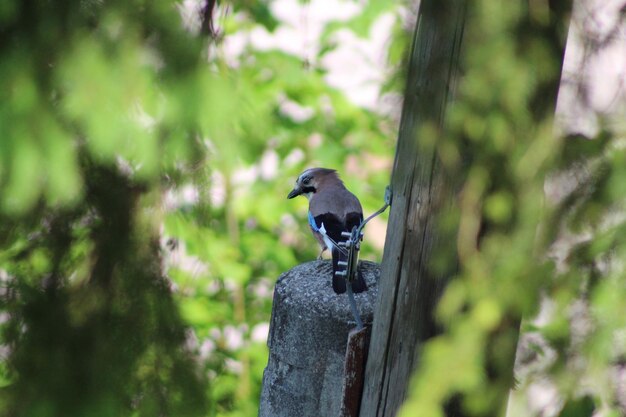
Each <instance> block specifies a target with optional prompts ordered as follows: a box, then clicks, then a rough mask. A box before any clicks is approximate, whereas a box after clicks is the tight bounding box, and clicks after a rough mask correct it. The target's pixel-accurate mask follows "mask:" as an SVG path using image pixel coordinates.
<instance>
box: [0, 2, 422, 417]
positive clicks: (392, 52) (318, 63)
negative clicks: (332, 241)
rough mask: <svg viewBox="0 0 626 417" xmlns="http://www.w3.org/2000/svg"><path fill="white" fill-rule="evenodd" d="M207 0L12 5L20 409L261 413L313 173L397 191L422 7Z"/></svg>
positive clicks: (3, 71)
mask: <svg viewBox="0 0 626 417" xmlns="http://www.w3.org/2000/svg"><path fill="white" fill-rule="evenodd" d="M208 4H210V5H211V6H210V7H211V9H210V10H209V9H207V2H205V1H200V0H185V1H182V2H175V1H169V0H158V1H150V2H144V1H100V0H76V1H67V2H63V3H62V4H55V3H53V2H47V1H32V2H24V1H21V0H7V1H3V2H2V4H1V5H0V39H1V41H0V80H1V81H0V84H1V88H0V90H1V91H2V93H1V94H2V98H1V100H0V189H1V195H2V198H1V199H0V220H1V222H0V247H1V252H0V253H1V255H0V279H1V281H2V287H1V291H2V298H1V303H2V304H1V306H2V311H3V312H2V315H1V316H0V319H1V320H0V321H1V327H2V349H1V351H0V355H1V358H2V361H1V362H0V386H1V387H2V391H1V392H2V393H1V395H0V409H2V410H4V414H5V415H28V416H53V415H65V416H69V415H111V414H115V415H127V414H129V413H130V414H132V415H138V414H133V413H139V414H140V415H152V416H157V415H177V416H178V415H209V416H252V415H256V410H257V408H258V399H259V394H260V383H261V377H262V372H263V368H264V367H265V365H266V362H267V357H268V352H267V347H266V338H267V334H268V326H269V324H268V323H269V319H270V312H271V302H272V292H273V286H274V282H275V281H276V279H277V278H278V276H279V275H280V274H281V273H282V272H284V271H286V270H288V269H289V268H291V267H293V266H295V265H297V264H299V263H301V262H306V261H310V260H313V259H315V257H316V256H317V254H318V252H319V250H318V246H317V243H316V241H315V240H314V239H313V237H312V236H311V235H310V231H309V230H308V225H307V217H306V212H307V202H306V200H305V199H304V198H302V199H296V200H289V201H288V200H287V198H286V197H287V194H288V192H289V191H290V190H291V189H292V187H293V184H294V181H295V179H296V178H297V175H298V174H299V173H300V172H301V171H303V170H304V169H305V168H309V167H315V166H321V167H329V168H334V169H337V170H338V172H339V174H340V176H341V177H342V178H343V180H344V181H345V183H346V185H347V187H348V188H349V189H350V190H351V191H352V192H353V193H355V194H356V195H357V196H358V197H359V198H360V200H361V202H362V204H363V207H364V212H365V214H366V215H368V214H369V213H372V212H373V211H375V210H377V209H378V208H380V207H381V206H382V204H383V195H384V190H385V186H386V185H387V184H388V182H389V177H390V173H391V165H392V161H393V155H394V150H395V140H396V134H397V124H398V118H399V113H400V109H401V94H400V93H399V91H400V90H401V88H402V81H401V79H400V77H399V76H398V75H397V72H398V70H399V67H400V63H401V60H402V54H403V51H404V48H405V47H406V42H407V41H408V39H409V38H408V37H406V36H404V29H405V25H406V23H405V21H406V20H407V16H408V15H409V12H408V11H407V8H406V7H405V6H402V5H400V4H395V3H390V2H385V1H378V0H374V1H369V2H360V1H343V0H332V1H327V0H314V1H305V2H302V1H298V0H278V1H272V2H270V1H267V2H265V1H262V2H256V1H250V2H246V1H242V2H239V1H235V2H224V3H219V4H214V3H213V2H208ZM209 15H210V16H211V17H208V16H209ZM412 19H414V18H410V19H408V20H412ZM385 228H386V215H383V216H380V217H378V218H376V219H375V220H374V221H372V222H371V223H370V224H369V225H368V227H367V230H366V235H367V236H366V239H365V245H364V250H363V254H362V257H363V258H365V259H370V260H374V261H379V260H380V258H381V255H382V248H383V245H384V236H385Z"/></svg>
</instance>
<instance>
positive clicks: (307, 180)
mask: <svg viewBox="0 0 626 417" xmlns="http://www.w3.org/2000/svg"><path fill="white" fill-rule="evenodd" d="M310 182H311V177H304V178H302V184H308V183H310Z"/></svg>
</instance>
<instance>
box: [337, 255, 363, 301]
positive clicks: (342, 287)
mask: <svg viewBox="0 0 626 417" xmlns="http://www.w3.org/2000/svg"><path fill="white" fill-rule="evenodd" d="M332 255H333V290H334V291H335V292H336V293H337V294H343V293H344V292H346V277H345V276H343V275H336V274H335V272H337V271H345V270H346V267H345V266H339V265H338V262H339V261H343V262H347V261H348V255H347V254H344V253H342V252H341V251H340V250H339V249H337V248H333V251H332ZM363 291H367V284H365V279H364V278H363V274H362V273H361V270H360V269H359V268H357V272H356V278H355V280H354V281H352V292H354V293H359V292H363Z"/></svg>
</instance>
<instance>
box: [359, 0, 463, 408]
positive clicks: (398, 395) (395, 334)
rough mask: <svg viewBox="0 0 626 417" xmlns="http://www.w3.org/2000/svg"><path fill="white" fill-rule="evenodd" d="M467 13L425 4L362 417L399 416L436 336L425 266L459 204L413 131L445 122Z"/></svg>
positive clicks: (437, 285) (433, 291) (456, 3)
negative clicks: (422, 354) (442, 216)
mask: <svg viewBox="0 0 626 417" xmlns="http://www.w3.org/2000/svg"><path fill="white" fill-rule="evenodd" d="M465 9H466V6H465V0H445V1H442V0H422V3H421V6H420V11H419V16H418V20H417V26H416V28H415V32H414V39H413V47H412V50H411V54H410V63H409V72H408V77H407V87H406V92H405V102H404V108H403V111H402V119H401V123H400V132H399V138H398V147H397V150H396V160H395V164H394V169H393V177H392V182H391V186H392V191H393V203H392V206H391V212H390V216H389V225H388V228H387V240H386V244H385V252H384V255H383V262H382V265H381V282H380V284H379V285H380V290H379V294H378V301H377V305H376V310H375V313H374V317H375V318H374V324H373V328H372V339H371V345H370V351H369V359H368V362H367V367H366V373H365V387H364V392H363V400H362V403H361V414H360V415H361V416H362V417H381V416H393V415H395V413H396V411H397V410H398V408H399V407H400V404H401V403H402V402H403V400H404V398H405V395H406V389H407V386H408V382H409V378H410V376H411V374H412V372H413V370H414V368H415V363H414V362H415V360H416V357H417V355H416V349H419V345H420V343H421V342H423V341H424V340H426V339H428V338H430V337H432V336H433V335H434V334H435V333H436V326H435V323H434V320H433V314H432V311H433V308H434V306H435V304H436V302H437V301H438V300H439V297H440V295H441V293H442V290H443V288H444V286H445V282H446V276H433V274H432V271H431V270H430V269H429V268H428V267H429V265H428V262H429V261H430V259H431V254H432V253H433V251H435V250H437V248H438V247H439V246H440V245H442V244H448V245H449V244H453V245H454V243H453V242H454V240H448V241H446V239H445V237H443V236H440V235H438V234H437V231H436V230H435V223H436V213H437V212H438V211H439V210H441V209H442V205H446V204H450V202H451V201H452V200H453V199H454V187H453V186H452V185H451V184H450V180H449V179H448V178H445V177H444V175H443V173H442V171H441V170H440V167H439V164H438V162H437V158H436V155H435V149H434V146H433V147H431V148H430V149H424V147H419V146H418V141H417V139H416V127H417V126H419V125H423V124H425V123H433V124H434V126H438V127H441V126H442V125H443V123H444V113H445V108H446V104H447V102H448V99H449V98H450V96H451V95H452V94H453V92H454V84H455V79H456V77H457V69H458V60H459V51H460V45H461V41H462V37H463V24H464V18H465ZM451 242H452V243H451ZM453 264H454V262H453ZM451 266H452V269H453V270H454V269H455V265H451Z"/></svg>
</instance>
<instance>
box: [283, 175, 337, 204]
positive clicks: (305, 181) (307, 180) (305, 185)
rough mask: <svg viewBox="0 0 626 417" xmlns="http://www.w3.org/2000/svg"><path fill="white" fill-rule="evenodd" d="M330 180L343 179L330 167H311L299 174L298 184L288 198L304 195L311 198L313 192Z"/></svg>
mask: <svg viewBox="0 0 626 417" xmlns="http://www.w3.org/2000/svg"><path fill="white" fill-rule="evenodd" d="M328 181H341V180H339V177H338V176H337V171H335V170H334V169H328V168H309V169H307V170H306V171H304V172H303V173H302V174H300V175H299V176H298V179H297V180H296V185H295V187H294V188H293V190H291V192H290V193H289V195H288V196H287V198H294V197H297V196H299V195H303V196H305V197H306V198H307V199H308V200H310V199H311V197H313V194H315V193H316V192H317V191H318V190H319V188H320V187H323V184H324V183H326V182H328Z"/></svg>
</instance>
